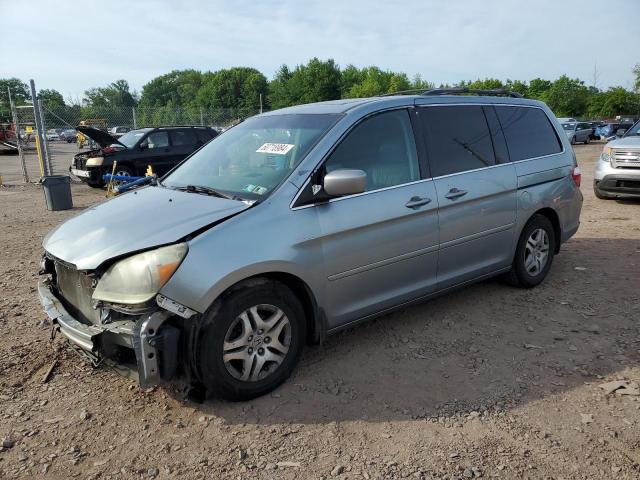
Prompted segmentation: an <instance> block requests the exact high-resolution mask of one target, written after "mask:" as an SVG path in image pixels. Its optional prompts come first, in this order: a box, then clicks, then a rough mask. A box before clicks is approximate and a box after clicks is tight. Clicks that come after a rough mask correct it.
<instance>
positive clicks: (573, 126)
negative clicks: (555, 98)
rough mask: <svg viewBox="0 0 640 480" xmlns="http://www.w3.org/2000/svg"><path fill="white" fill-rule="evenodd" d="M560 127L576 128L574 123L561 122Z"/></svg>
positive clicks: (566, 128) (571, 129)
mask: <svg viewBox="0 0 640 480" xmlns="http://www.w3.org/2000/svg"><path fill="white" fill-rule="evenodd" d="M562 128H564V129H565V130H570V131H573V130H575V129H576V124H575V123H563V124H562Z"/></svg>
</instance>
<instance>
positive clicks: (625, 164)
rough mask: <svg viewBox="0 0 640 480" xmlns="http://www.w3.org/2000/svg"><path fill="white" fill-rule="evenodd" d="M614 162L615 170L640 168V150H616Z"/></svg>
mask: <svg viewBox="0 0 640 480" xmlns="http://www.w3.org/2000/svg"><path fill="white" fill-rule="evenodd" d="M612 160H613V161H612V162H611V165H612V166H613V167H614V168H640V150H632V149H629V148H624V149H614V151H613V155H612Z"/></svg>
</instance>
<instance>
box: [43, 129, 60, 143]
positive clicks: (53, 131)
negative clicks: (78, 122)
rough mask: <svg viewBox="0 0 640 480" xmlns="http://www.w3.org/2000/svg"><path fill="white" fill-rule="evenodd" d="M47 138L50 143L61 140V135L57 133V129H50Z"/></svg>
mask: <svg viewBox="0 0 640 480" xmlns="http://www.w3.org/2000/svg"><path fill="white" fill-rule="evenodd" d="M45 136H46V137H47V140H50V141H53V140H60V134H59V133H58V132H57V131H56V129H55V128H50V129H49V130H47V133H46V134H45Z"/></svg>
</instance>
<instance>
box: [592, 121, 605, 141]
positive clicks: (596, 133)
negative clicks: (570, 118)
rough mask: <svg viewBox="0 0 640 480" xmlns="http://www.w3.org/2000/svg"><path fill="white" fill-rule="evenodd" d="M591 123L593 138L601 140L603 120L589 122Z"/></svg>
mask: <svg viewBox="0 0 640 480" xmlns="http://www.w3.org/2000/svg"><path fill="white" fill-rule="evenodd" d="M589 123H590V124H591V132H592V133H591V140H600V127H601V126H602V125H604V123H602V122H597V121H596V122H589Z"/></svg>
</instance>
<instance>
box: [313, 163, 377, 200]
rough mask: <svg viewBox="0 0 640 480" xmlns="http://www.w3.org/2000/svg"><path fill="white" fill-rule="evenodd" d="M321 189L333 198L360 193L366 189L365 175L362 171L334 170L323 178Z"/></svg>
mask: <svg viewBox="0 0 640 480" xmlns="http://www.w3.org/2000/svg"><path fill="white" fill-rule="evenodd" d="M323 187H324V191H325V192H327V193H328V194H329V195H331V196H334V197H339V196H343V195H355V194H356V193H362V192H364V191H365V189H366V188H367V174H366V173H365V172H364V171H362V170H352V169H341V170H334V171H333V172H329V173H327V174H326V175H325V176H324V180H323Z"/></svg>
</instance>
